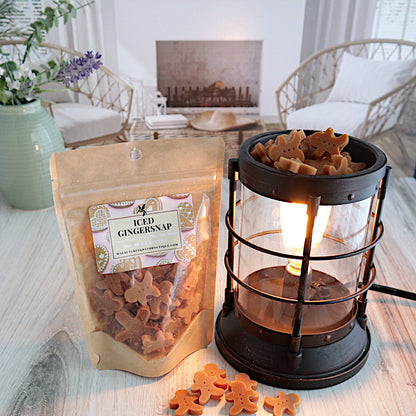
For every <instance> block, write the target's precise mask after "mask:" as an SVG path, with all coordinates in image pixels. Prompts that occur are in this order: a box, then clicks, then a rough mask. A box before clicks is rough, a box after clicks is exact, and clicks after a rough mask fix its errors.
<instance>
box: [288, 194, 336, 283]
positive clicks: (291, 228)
mask: <svg viewBox="0 0 416 416" xmlns="http://www.w3.org/2000/svg"><path fill="white" fill-rule="evenodd" d="M307 208H308V207H307V205H305V204H297V203H291V202H281V203H280V218H281V223H282V237H283V244H284V246H285V250H286V252H287V253H288V254H294V255H296V256H301V255H302V254H303V245H304V243H305V237H306V224H307V221H308V216H307V214H306V210H307ZM330 214H331V207H330V206H325V205H324V206H322V205H321V206H319V209H318V214H317V216H316V218H315V223H314V227H313V234H312V247H311V256H313V255H315V254H316V252H317V251H318V247H319V244H320V243H321V241H322V238H323V235H324V232H325V229H326V226H327V224H328V220H329V216H330ZM301 266H302V260H297V259H290V260H289V264H288V265H287V266H286V270H287V271H288V272H289V273H291V274H294V275H296V276H300V271H301Z"/></svg>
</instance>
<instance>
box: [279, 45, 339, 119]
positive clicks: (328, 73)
mask: <svg viewBox="0 0 416 416" xmlns="http://www.w3.org/2000/svg"><path fill="white" fill-rule="evenodd" d="M337 57H338V55H337V50H336V49H335V48H328V49H326V50H323V51H321V52H320V53H317V54H315V55H313V56H311V57H310V58H309V59H307V60H305V61H304V62H303V63H302V64H301V65H300V66H299V67H298V68H296V69H295V70H294V71H293V72H292V73H291V74H290V75H289V77H288V78H287V79H286V80H285V81H284V82H283V83H282V85H281V86H280V87H279V88H278V89H277V90H276V100H277V112H278V114H279V121H280V123H281V124H282V126H284V127H286V119H287V116H288V115H289V114H290V113H292V112H294V111H296V110H299V109H301V108H304V107H307V106H310V105H312V104H315V101H316V99H317V97H318V96H319V95H321V94H322V93H324V92H326V91H328V90H330V89H331V88H332V87H333V86H334V84H335V76H336V64H335V63H336V62H337V59H338V58H337ZM331 60H332V61H333V62H334V64H332V65H328V64H327V62H328V61H331ZM325 65H326V66H325Z"/></svg>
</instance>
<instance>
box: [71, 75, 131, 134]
mask: <svg viewBox="0 0 416 416" xmlns="http://www.w3.org/2000/svg"><path fill="white" fill-rule="evenodd" d="M72 90H73V91H74V92H76V93H79V94H82V95H83V96H84V97H86V98H87V99H88V101H89V103H90V104H91V105H93V106H95V107H102V108H106V109H109V110H113V111H116V112H117V113H119V114H120V115H121V117H122V127H123V128H125V127H126V125H127V123H128V121H129V118H130V113H131V109H132V105H133V91H134V90H133V88H132V87H131V86H130V85H129V84H127V83H126V82H125V81H123V80H122V79H121V78H120V77H118V76H117V75H116V74H114V73H113V72H112V71H110V70H109V69H107V68H105V67H101V68H100V69H98V70H97V71H95V72H94V73H93V74H91V75H90V76H89V77H88V78H86V79H84V80H83V81H82V82H81V83H79V84H78V85H77V86H75V87H74V88H72Z"/></svg>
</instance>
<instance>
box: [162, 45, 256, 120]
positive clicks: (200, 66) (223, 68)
mask: <svg viewBox="0 0 416 416" xmlns="http://www.w3.org/2000/svg"><path fill="white" fill-rule="evenodd" d="M156 49H157V84H158V85H157V88H158V90H159V91H160V92H161V93H162V94H163V95H164V96H165V97H167V106H168V108H169V107H175V109H176V110H177V109H178V108H181V109H182V110H185V109H189V110H190V111H191V112H192V109H196V110H197V111H200V107H214V108H219V107H227V108H233V109H234V110H236V111H239V112H242V113H256V112H258V107H259V94H260V66H261V54H262V41H157V42H156Z"/></svg>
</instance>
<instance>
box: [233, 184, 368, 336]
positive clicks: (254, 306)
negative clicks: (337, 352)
mask: <svg viewBox="0 0 416 416" xmlns="http://www.w3.org/2000/svg"><path fill="white" fill-rule="evenodd" d="M374 201H375V198H374V197H370V198H367V199H365V200H363V201H359V202H354V203H351V204H342V205H333V206H320V207H319V210H318V215H317V217H316V218H315V226H314V233H313V239H312V251H311V256H312V257H314V256H317V257H322V256H338V255H343V254H345V253H349V252H351V251H354V250H357V249H360V248H362V247H365V245H366V244H368V242H369V239H370V234H371V229H372V226H373V224H372V222H373V211H374V208H375V207H374V204H375V202H374ZM239 218H240V221H239V228H240V230H239V234H240V236H242V237H243V238H244V239H246V240H248V241H249V242H250V243H253V244H255V245H257V246H260V247H262V248H265V249H268V250H272V251H275V252H278V253H284V254H287V255H289V256H290V255H296V256H302V252H303V242H304V240H305V235H306V221H307V216H306V205H305V206H303V207H302V206H300V204H296V203H291V202H284V201H279V200H275V199H271V198H267V197H264V196H262V195H259V194H257V193H255V192H253V191H252V190H250V189H249V188H247V187H245V186H244V185H242V190H241V204H240V212H239ZM302 233H303V234H302ZM236 259H237V275H238V277H239V278H240V279H241V280H243V281H244V282H245V283H247V284H249V285H250V286H252V287H254V288H256V289H258V290H261V291H263V292H266V293H269V294H272V295H275V296H280V297H284V298H289V299H298V293H299V282H300V266H301V263H302V260H299V259H298V260H296V259H290V258H289V259H288V258H285V257H279V256H275V255H271V254H266V253H263V252H260V251H258V250H256V249H253V248H250V247H248V246H247V245H245V244H243V243H239V244H238V247H237V250H236ZM364 265H365V256H364V254H360V255H354V256H348V257H345V258H337V259H331V260H314V261H311V262H310V264H309V273H308V276H307V285H306V286H307V289H306V293H305V300H308V301H325V300H333V299H338V298H342V297H345V296H349V295H351V294H352V293H354V292H355V291H356V290H357V288H358V285H359V282H360V281H361V280H362V276H363V273H364ZM237 299H238V302H239V305H240V308H241V310H242V312H243V313H244V314H245V315H247V317H248V318H249V319H251V320H252V321H254V322H256V323H258V324H259V325H262V326H265V327H267V328H270V329H274V330H277V331H280V332H286V333H290V332H291V328H292V324H293V319H294V313H295V308H296V305H295V304H293V303H288V302H283V301H278V300H275V299H268V298H266V297H264V296H260V295H258V294H257V293H255V292H252V291H250V290H248V289H245V288H243V287H239V288H238V297H237ZM353 314H354V301H353V300H346V301H342V302H336V303H331V304H316V305H315V304H311V305H305V307H304V314H303V323H302V333H303V334H313V333H319V332H326V331H330V330H332V329H335V328H337V327H338V326H340V325H342V324H344V323H345V322H347V321H348V320H349V319H350V318H351V316H352V315H353Z"/></svg>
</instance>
